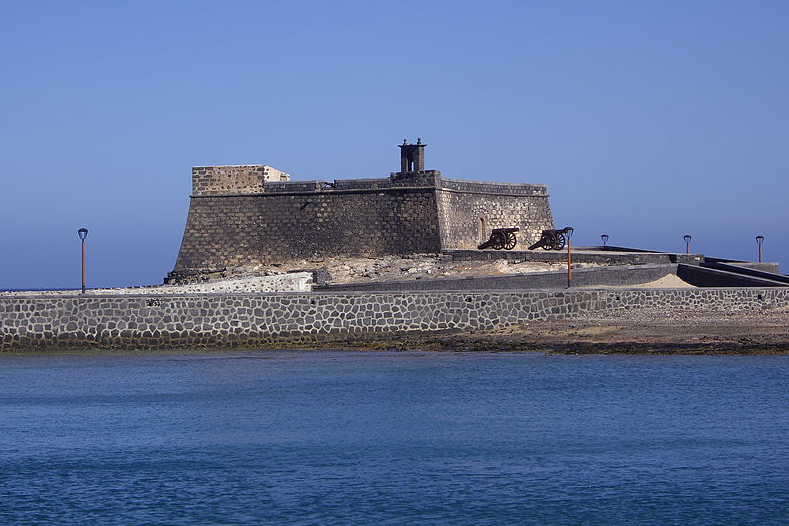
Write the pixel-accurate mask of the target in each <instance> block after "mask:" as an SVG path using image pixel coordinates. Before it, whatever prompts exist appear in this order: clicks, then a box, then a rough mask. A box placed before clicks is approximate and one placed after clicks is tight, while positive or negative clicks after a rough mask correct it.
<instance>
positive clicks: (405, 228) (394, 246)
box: [171, 183, 441, 280]
mask: <svg viewBox="0 0 789 526" xmlns="http://www.w3.org/2000/svg"><path fill="white" fill-rule="evenodd" d="M297 184H300V183H297ZM282 186H283V187H284V185H282ZM440 248H441V247H440V242H439V233H438V217H437V206H436V202H435V190H433V189H431V188H408V189H406V188H399V189H396V190H355V191H338V190H326V191H312V192H309V191H308V192H286V191H282V189H281V188H280V189H278V190H277V191H274V192H271V193H267V194H260V195H237V196H215V197H203V196H193V197H192V198H191V202H190V205H189V215H188V217H187V222H186V229H185V231H184V238H183V242H182V244H181V250H180V252H179V254H178V260H177V262H176V265H175V270H174V271H173V273H171V276H172V277H173V278H175V279H176V280H179V279H182V278H184V277H187V276H189V275H190V274H194V273H195V272H199V271H200V270H219V269H223V268H226V267H239V266H248V265H257V264H261V263H270V262H276V261H286V260H294V259H296V260H298V259H309V258H313V257H315V256H320V257H327V256H337V255H348V256H378V255H385V254H409V253H420V252H421V253H426V252H438V251H439V250H440Z"/></svg>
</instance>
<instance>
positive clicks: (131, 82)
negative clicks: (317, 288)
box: [0, 0, 789, 288]
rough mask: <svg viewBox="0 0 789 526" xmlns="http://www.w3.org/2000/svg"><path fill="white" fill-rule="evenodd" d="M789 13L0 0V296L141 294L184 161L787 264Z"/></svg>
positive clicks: (184, 189) (636, 6)
mask: <svg viewBox="0 0 789 526" xmlns="http://www.w3.org/2000/svg"><path fill="white" fill-rule="evenodd" d="M787 25H789V2H786V1H777V2H771V1H769V0H760V1H758V2H746V1H741V2H729V1H714V2H713V1H709V2H704V1H661V2H657V1H654V2H647V1H643V2H642V1H637V2H633V1H622V2H609V1H605V0H601V1H596V2H581V1H578V2H563V1H550V2H549V1H545V2H499V1H495V0H493V1H489V2H484V3H483V2H478V1H476V2H464V1H452V2H449V1H447V2H438V1H436V2H431V1H427V0H425V1H422V2H412V1H398V2H370V1H367V2H345V1H333V2H304V1H290V2H263V1H258V2H245V1H226V2H200V1H190V2H177V1H157V2H145V1H139V2H111V1H94V2H88V1H74V2H37V1H26V2H12V1H4V2H0V27H1V28H2V30H1V31H0V66H2V67H1V68H0V71H1V72H2V79H1V80H2V82H0V144H2V149H1V150H0V151H2V163H3V175H2V194H1V195H2V207H0V220H2V224H3V225H4V226H5V231H4V236H3V237H4V242H3V249H2V257H0V288H31V287H35V288H44V287H76V286H78V285H79V239H78V237H77V234H76V230H77V229H78V228H79V227H82V226H85V227H87V228H89V229H90V234H89V236H88V286H93V287H99V286H125V285H144V284H155V283H160V282H161V280H162V278H163V277H164V276H165V274H166V273H167V272H168V271H170V270H172V267H173V265H174V263H175V258H176V255H177V252H178V247H179V245H180V241H181V235H182V234H183V227H184V223H185V220H186V213H187V210H188V205H189V197H188V196H189V193H190V189H191V180H190V177H191V167H192V166H197V165H215V164H257V163H260V164H268V165H271V166H274V167H276V168H278V169H281V170H284V171H287V172H289V173H290V174H292V175H293V177H294V178H311V179H325V180H331V179H334V178H343V177H372V176H386V175H388V173H389V172H390V171H395V170H397V169H398V166H399V157H398V156H399V153H398V149H397V144H399V143H401V142H402V140H403V138H405V137H408V138H409V139H410V140H415V139H416V138H417V137H422V139H423V141H424V142H426V143H427V144H428V147H427V151H426V158H427V162H426V165H427V168H431V169H439V170H441V171H442V173H443V174H444V176H445V177H451V178H464V179H476V180H492V181H515V182H531V183H544V184H547V185H548V191H549V193H550V195H551V206H552V208H553V213H554V219H555V221H556V224H557V226H559V227H561V226H565V225H572V226H574V227H575V229H576V234H575V236H574V238H573V241H574V244H598V243H599V235H600V234H601V233H604V232H605V233H608V234H610V236H611V241H610V242H611V243H612V244H617V245H628V246H641V247H648V248H653V249H660V250H673V251H680V250H683V249H684V243H683V241H682V236H683V235H684V234H686V233H690V234H691V235H692V236H693V241H692V245H691V248H692V249H693V250H694V251H698V252H703V253H706V254H709V255H716V256H722V257H732V258H744V259H754V258H755V257H756V243H755V241H754V237H755V236H756V235H757V234H762V235H764V236H765V237H766V241H765V243H764V255H765V259H766V260H770V261H780V262H781V263H782V264H783V268H782V270H783V271H784V272H786V271H789V233H788V232H787V226H786V219H787V208H786V205H785V202H786V198H787V193H788V192H787V190H788V187H789V182H788V181H789V177H787V175H789V173H788V170H787V168H789V147H788V145H789V104H787V97H788V95H787V94H789V60H787V57H789V31H786V27H787Z"/></svg>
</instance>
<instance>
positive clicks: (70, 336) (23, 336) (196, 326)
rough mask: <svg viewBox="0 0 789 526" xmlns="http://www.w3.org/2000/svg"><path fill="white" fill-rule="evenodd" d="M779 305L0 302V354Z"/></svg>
mask: <svg viewBox="0 0 789 526" xmlns="http://www.w3.org/2000/svg"><path fill="white" fill-rule="evenodd" d="M785 306H789V289H786V288H783V289H781V288H762V289H757V288H748V289H660V290H658V289H646V290H645V289H641V290H630V289H606V290H567V291H555V290H552V291H548V290H543V291H519V292H510V291H493V292H480V291H474V292H389V293H386V292H377V293H374V292H370V293H360V292H357V293H353V292H349V293H312V294H300V293H292V294H265V295H261V294H195V295H169V296H152V297H140V296H102V297H91V296H89V295H88V296H80V295H73V296H45V295H29V296H0V350H5V351H9V350H27V349H176V348H195V347H202V348H224V347H256V346H272V345H274V346H275V345H277V344H283V345H284V344H286V343H292V342H303V343H305V344H306V343H310V342H314V341H320V340H321V339H323V338H326V337H327V336H328V335H337V334H346V335H348V336H349V337H353V335H355V334H364V333H387V332H389V333H395V332H404V331H405V332H407V331H440V330H445V329H461V330H463V329H465V330H472V329H489V328H493V327H497V326H503V325H512V324H519V323H524V322H528V321H532V320H550V319H559V318H569V317H572V316H574V315H577V314H582V313H588V312H610V311H618V310H622V309H638V308H655V307H657V308H664V309H667V310H696V309H706V310H721V311H731V310H741V309H748V310H761V309H770V308H777V307H785Z"/></svg>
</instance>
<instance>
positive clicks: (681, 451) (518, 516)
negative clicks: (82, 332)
mask: <svg viewBox="0 0 789 526" xmlns="http://www.w3.org/2000/svg"><path fill="white" fill-rule="evenodd" d="M787 523H789V357H770V356H762V357H742V356H714V357H713V356H614V357H612V356H545V355H540V354H497V353H489V354H488V353H473V354H461V353H436V352H430V353H419V352H326V351H309V352H301V351H243V352H240V351H232V352H230V351H228V352H210V353H200V352H194V353H157V354H119V353H118V354H114V353H113V354H109V353H108V354H40V355H10V354H9V355H0V524H4V525H15V524H19V525H22V524H24V525H31V524H79V525H93V524H95V525H108V524H124V525H127V524H151V525H153V524H206V525H208V524H211V525H213V524H272V525H273V524H276V525H289V524H299V525H302V524H303V525H313V524H320V525H322V524H370V525H388V524H419V525H431V524H447V525H450V524H451V525H472V524H473V525H507V524H540V525H543V524H545V525H552V524H557V525H561V524H567V525H579V524H583V525H598V524H599V525H609V524H640V525H652V524H654V525H674V524H676V525H680V524H681V525H689V524H693V525H712V524H726V525H733V524H760V525H764V524H787Z"/></svg>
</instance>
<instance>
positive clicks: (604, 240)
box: [600, 234, 608, 246]
mask: <svg viewBox="0 0 789 526" xmlns="http://www.w3.org/2000/svg"><path fill="white" fill-rule="evenodd" d="M600 239H602V240H603V246H605V245H606V244H608V234H603V235H601V236H600Z"/></svg>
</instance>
